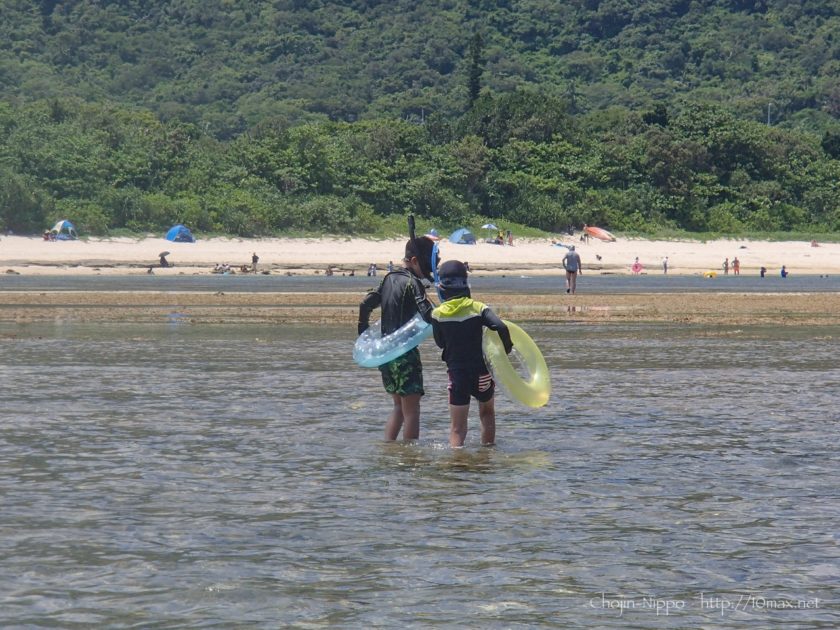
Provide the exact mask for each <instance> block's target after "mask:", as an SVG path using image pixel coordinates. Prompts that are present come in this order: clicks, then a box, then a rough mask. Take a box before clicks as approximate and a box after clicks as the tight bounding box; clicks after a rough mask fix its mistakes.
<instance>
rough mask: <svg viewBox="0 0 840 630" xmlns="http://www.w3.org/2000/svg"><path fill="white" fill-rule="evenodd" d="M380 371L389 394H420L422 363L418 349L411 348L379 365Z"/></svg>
mask: <svg viewBox="0 0 840 630" xmlns="http://www.w3.org/2000/svg"><path fill="white" fill-rule="evenodd" d="M379 371H380V372H382V384H383V385H384V386H385V391H386V392H388V393H389V394H399V395H400V396H408V395H409V394H420V395H421V396H422V395H423V394H425V393H426V392H425V391H424V390H423V364H422V363H421V362H420V351H419V350H418V349H417V348H412V349H411V350H409V351H408V352H406V353H405V354H404V355H402V356H401V357H397V358H396V359H394V360H393V361H389V362H388V363H385V364H384V365H380V366H379Z"/></svg>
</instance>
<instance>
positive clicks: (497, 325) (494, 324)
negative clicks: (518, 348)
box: [481, 306, 513, 354]
mask: <svg viewBox="0 0 840 630" xmlns="http://www.w3.org/2000/svg"><path fill="white" fill-rule="evenodd" d="M481 317H482V320H483V322H482V323H483V324H484V325H485V326H487V328H489V329H490V330H495V331H496V332H497V333H499V338H500V339H501V340H502V345H504V347H505V353H506V354H510V351H511V350H513V341H512V340H511V338H510V331H509V330H508V327H507V326H506V325H505V323H504V322H503V321H502V320H501V318H500V317H499V316H498V315H496V313H494V312H493V310H492V309H491V308H490V307H489V306H488V307H487V308H485V309H484V310H483V311H481Z"/></svg>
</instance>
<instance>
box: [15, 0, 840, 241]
mask: <svg viewBox="0 0 840 630" xmlns="http://www.w3.org/2000/svg"><path fill="white" fill-rule="evenodd" d="M838 71H840V8H838V6H837V4H836V1H835V0H810V1H809V2H807V3H803V2H798V1H796V2H795V1H793V0H754V1H750V0H737V1H736V0H640V1H638V2H627V1H625V0H600V1H595V0H580V1H576V2H566V3H561V2H553V1H551V0H507V1H494V2H485V1H484V0H430V1H424V2H409V1H408V0H393V1H391V2H387V3H386V2H381V1H376V0H346V1H343V2H328V1H326V0H312V1H308V2H297V1H296V0H272V1H269V0H252V1H250V2H245V1H244V0H202V1H201V2H199V1H198V0H173V1H171V2H161V1H154V0H120V1H118V2H117V1H115V2H101V1H98V0H73V1H72V2H71V1H70V0H66V1H62V0H41V1H40V2H31V1H25V0H5V2H4V3H3V20H0V86H1V87H2V92H0V223H2V222H5V223H6V224H7V225H8V226H9V227H11V228H12V229H15V230H17V231H32V230H39V229H43V227H44V226H46V225H49V224H50V222H51V221H52V220H54V219H56V218H64V217H65V216H66V217H68V218H71V219H73V220H74V221H75V222H76V223H78V224H79V226H80V228H81V229H82V231H83V232H92V233H104V232H107V231H108V230H112V229H117V228H127V229H130V230H134V231H147V230H153V231H159V230H162V229H164V228H166V227H168V226H169V225H171V224H172V223H174V222H176V221H181V222H185V223H187V224H189V225H190V226H191V227H192V228H194V229H196V230H200V231H201V230H206V231H214V232H227V233H235V234H241V235H254V234H270V233H276V232H279V231H284V230H315V231H339V230H341V231H359V232H365V231H368V230H369V229H371V228H372V227H373V226H375V225H376V224H377V222H378V221H379V217H383V216H387V215H392V214H404V213H406V212H408V211H412V212H415V213H417V214H419V215H421V216H425V217H429V218H431V219H434V220H435V221H438V222H440V224H441V225H455V224H457V223H459V222H462V221H465V220H467V218H469V217H471V216H473V215H482V216H487V217H499V218H504V219H507V220H510V221H517V222H521V223H523V224H527V225H533V226H535V227H540V228H543V229H549V230H557V229H560V228H563V227H565V226H566V225H569V224H581V223H583V222H589V223H599V224H604V225H605V226H607V227H610V228H612V229H617V230H621V229H627V230H650V229H654V228H660V227H673V228H682V229H688V230H696V231H707V230H713V231H727V232H737V231H745V230H761V231H771V230H772V231H775V230H791V229H801V230H805V229H820V230H823V231H825V230H840V195H838V194H837V181H838V180H840V161H838V160H839V159H840V148H838V147H840V141H838V138H840V72H838Z"/></svg>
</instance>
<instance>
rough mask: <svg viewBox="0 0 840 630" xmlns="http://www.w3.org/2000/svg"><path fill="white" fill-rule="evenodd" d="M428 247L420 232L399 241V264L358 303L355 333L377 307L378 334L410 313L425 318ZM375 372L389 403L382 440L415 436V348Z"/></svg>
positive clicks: (418, 386)
mask: <svg viewBox="0 0 840 630" xmlns="http://www.w3.org/2000/svg"><path fill="white" fill-rule="evenodd" d="M433 247H434V243H433V242H432V240H431V239H428V238H426V237H425V236H423V237H420V238H414V239H409V241H408V242H407V243H406V245H405V258H403V265H404V266H403V267H402V268H400V269H396V270H394V271H392V272H390V273H388V274H387V275H386V276H385V277H384V278H383V279H382V282H380V283H379V286H378V287H377V288H376V289H373V290H371V291H369V292H368V294H367V295H366V296H365V298H364V299H363V300H362V302H361V304H359V326H358V332H359V334H360V335H361V334H362V333H363V332H364V331H365V330H366V329H367V328H368V326H369V325H370V314H371V312H372V311H373V310H374V309H375V308H379V307H381V309H382V334H383V335H388V334H390V333H392V332H394V331H396V330H399V329H400V328H401V327H402V326H403V325H404V324H405V323H406V322H408V321H409V320H410V319H411V318H412V317H414V315H415V314H416V313H420V316H421V317H422V318H423V319H424V320H426V321H430V319H431V314H432V303H431V302H429V300H428V299H427V298H426V288H425V286H424V285H423V281H422V279H423V278H427V279H431V277H432V266H431V255H432V248H433ZM379 371H380V373H381V374H382V385H383V386H384V387H385V391H386V392H388V393H389V394H390V395H391V399H392V402H393V406H392V408H391V412H390V414H389V415H388V420H387V421H386V423H385V439H386V440H387V441H393V440H396V439H397V436H398V435H399V433H400V430H402V433H403V439H404V440H416V439H417V438H419V437H420V398H421V397H422V396H423V394H424V393H425V391H424V389H423V364H422V362H421V361H420V351H419V350H418V349H417V348H412V349H411V350H409V351H408V352H406V353H405V354H404V355H402V356H399V357H397V358H396V359H394V360H392V361H389V362H388V363H385V364H383V365H381V366H379Z"/></svg>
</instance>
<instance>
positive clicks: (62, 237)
mask: <svg viewBox="0 0 840 630" xmlns="http://www.w3.org/2000/svg"><path fill="white" fill-rule="evenodd" d="M50 232H52V233H53V234H55V238H56V240H58V241H75V240H76V239H77V238H79V235H78V234H76V226H75V225H73V224H72V223H70V221H68V220H67V219H62V220H61V221H59V222H58V223H56V224H55V225H54V226H53V228H52V230H50Z"/></svg>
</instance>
